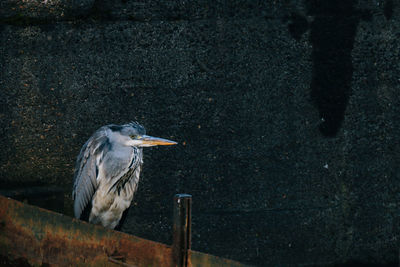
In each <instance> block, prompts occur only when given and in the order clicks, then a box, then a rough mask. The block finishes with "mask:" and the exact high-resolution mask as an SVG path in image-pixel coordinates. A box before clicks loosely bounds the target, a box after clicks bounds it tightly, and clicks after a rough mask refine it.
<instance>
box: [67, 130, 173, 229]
mask: <svg viewBox="0 0 400 267" xmlns="http://www.w3.org/2000/svg"><path fill="white" fill-rule="evenodd" d="M176 144H177V142H174V141H171V140H167V139H163V138H158V137H152V136H149V135H146V130H145V128H144V127H143V126H142V125H140V124H139V123H138V122H130V123H126V124H122V125H117V124H110V125H106V126H103V127H101V128H99V129H98V130H97V131H95V132H94V134H93V135H92V136H91V137H90V138H89V139H88V140H87V141H86V143H85V144H84V145H83V146H82V148H81V150H80V153H79V155H78V157H77V160H76V165H75V172H74V183H73V189H72V198H73V201H74V205H73V208H74V216H75V218H77V219H81V220H87V221H89V223H92V224H99V225H102V226H103V227H105V228H109V229H115V228H116V227H117V226H119V223H120V220H121V217H122V216H123V213H124V211H125V210H127V209H128V208H129V206H130V204H131V202H132V199H133V196H134V194H135V193H136V191H137V188H138V183H139V177H140V172H141V169H142V164H143V151H142V150H143V149H142V148H143V147H151V146H157V145H176Z"/></svg>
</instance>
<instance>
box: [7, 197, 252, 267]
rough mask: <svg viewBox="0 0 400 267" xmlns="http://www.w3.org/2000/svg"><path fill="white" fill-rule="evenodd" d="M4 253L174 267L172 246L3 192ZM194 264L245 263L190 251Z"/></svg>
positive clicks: (51, 261) (62, 262)
mask: <svg viewBox="0 0 400 267" xmlns="http://www.w3.org/2000/svg"><path fill="white" fill-rule="evenodd" d="M0 255H2V256H6V257H8V258H10V259H21V258H22V259H25V260H26V261H27V262H28V263H29V264H31V265H39V266H40V265H46V264H48V265H49V266H136V267H141V266H166V267H169V266H175V264H174V262H173V253H172V248H171V247H170V246H167V245H164V244H161V243H157V242H154V241H150V240H146V239H142V238H139V237H136V236H132V235H128V234H125V233H121V232H117V231H113V230H108V229H105V228H103V227H101V226H97V225H92V224H88V223H86V222H83V221H79V220H76V219H74V218H70V217H68V216H64V215H62V214H59V213H55V212H51V211H48V210H45V209H42V208H38V207H35V206H31V205H27V204H23V203H21V202H18V201H16V200H12V199H9V198H6V197H3V196H0ZM188 255H189V260H188V262H189V266H204V267H207V266H221V267H223V266H237V267H240V266H245V265H242V264H240V263H237V262H234V261H231V260H227V259H222V258H219V257H215V256H212V255H208V254H204V253H200V252H197V251H188Z"/></svg>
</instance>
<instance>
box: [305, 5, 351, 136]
mask: <svg viewBox="0 0 400 267" xmlns="http://www.w3.org/2000/svg"><path fill="white" fill-rule="evenodd" d="M355 2H356V1H354V0H329V1H327V0H324V1H322V0H312V1H307V3H308V5H307V11H308V15H311V16H314V20H313V22H312V23H311V25H310V29H311V32H310V42H311V44H312V46H313V51H312V60H313V74H312V81H311V97H312V100H313V102H314V104H315V105H316V107H317V108H318V111H319V114H320V118H321V124H320V126H319V129H320V132H321V133H322V134H323V135H324V136H328V137H333V136H335V135H336V134H337V132H338V131H339V129H340V127H341V125H342V122H343V119H344V113H345V110H346V106H347V104H348V100H349V95H350V93H351V80H352V76H353V64H352V60H351V51H352V49H353V45H354V37H355V34H356V30H357V25H358V23H359V16H358V15H357V11H356V10H355V8H354V5H355Z"/></svg>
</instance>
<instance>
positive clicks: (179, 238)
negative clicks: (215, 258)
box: [172, 194, 192, 267]
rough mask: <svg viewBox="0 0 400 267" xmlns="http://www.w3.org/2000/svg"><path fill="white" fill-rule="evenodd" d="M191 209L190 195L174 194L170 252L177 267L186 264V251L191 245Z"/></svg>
mask: <svg viewBox="0 0 400 267" xmlns="http://www.w3.org/2000/svg"><path fill="white" fill-rule="evenodd" d="M191 209H192V196H191V195H188V194H176V195H175V197H174V225H173V243H172V253H173V257H174V264H175V266H177V267H187V266H188V251H189V249H190V246H191V244H190V243H191V225H192V217H191Z"/></svg>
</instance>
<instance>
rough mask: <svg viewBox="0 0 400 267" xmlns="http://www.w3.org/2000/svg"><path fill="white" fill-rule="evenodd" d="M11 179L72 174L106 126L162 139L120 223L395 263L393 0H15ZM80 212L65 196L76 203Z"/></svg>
mask: <svg viewBox="0 0 400 267" xmlns="http://www.w3.org/2000/svg"><path fill="white" fill-rule="evenodd" d="M0 7H1V12H0V18H1V21H2V23H1V25H0V44H1V45H0V66H1V72H0V101H1V102H0V103H1V108H0V112H1V113H0V121H1V125H2V127H1V132H0V134H1V139H0V140H1V141H0V146H1V148H2V149H1V152H0V179H1V180H0V181H1V185H2V187H23V186H31V185H37V184H52V185H54V184H56V185H62V186H65V188H68V190H67V191H69V188H70V186H71V183H72V175H73V165H74V161H75V158H76V155H77V154H78V152H79V150H80V147H81V145H82V144H83V143H84V142H85V141H86V139H87V138H88V137H89V136H90V135H91V134H92V133H93V132H94V131H95V130H96V129H97V128H98V127H100V126H102V125H105V124H109V123H124V122H129V121H131V120H137V121H139V122H140V123H142V124H143V125H144V126H145V127H146V128H147V131H148V133H149V134H151V135H155V136H160V137H165V138H169V139H172V140H176V141H178V142H179V143H180V144H179V145H178V146H175V147H168V148H166V147H162V148H150V149H147V150H146V151H145V164H144V171H143V175H142V179H141V182H140V185H139V190H138V192H137V195H136V196H135V199H134V203H133V206H132V207H131V209H130V212H129V216H128V219H127V222H126V224H125V226H124V227H123V231H126V232H129V233H132V234H136V235H139V236H142V237H145V238H149V239H153V240H157V241H161V242H165V243H170V242H171V234H170V231H171V217H172V197H173V195H174V194H175V193H189V194H192V195H193V237H192V240H193V248H194V249H196V250H200V251H204V252H208V253H212V254H215V255H219V256H223V257H228V258H232V259H235V260H239V261H243V262H246V263H252V264H256V265H260V266H268V265H271V266H276V265H289V264H296V265H297V264H304V265H307V264H317V265H321V264H333V263H345V262H349V261H360V262H367V263H380V264H386V263H390V262H394V261H396V260H397V258H398V256H397V254H398V247H399V246H398V245H399V242H398V239H399V238H400V231H399V226H400V225H399V223H400V216H399V215H400V194H399V192H400V182H399V181H400V180H399V178H400V177H399V167H398V166H399V164H400V156H399V151H400V145H399V144H400V142H399V136H400V127H399V126H400V125H399V124H400V115H399V114H400V97H399V89H400V78H399V73H400V64H399V62H400V60H399V53H400V52H399V51H400V39H399V38H400V23H399V22H400V4H399V3H398V2H397V1H391V0H386V1H383V0H382V1H381V0H379V1H378V0H365V1H353V0H346V1H345V0H340V1H333V0H332V1H328V0H326V1H322V0H320V1H318V0H312V1H300V0H298V1H296V0H292V1H290V0H288V1H250V0H248V1H192V2H188V1H179V0H177V1H168V3H166V2H165V1H142V2H133V1H111V0H110V1H107V0H96V1H82V2H78V1H62V0H60V1H52V0H48V1H47V2H46V1H45V2H28V3H27V2H26V1H2V2H1V5H0ZM65 212H66V213H67V214H70V211H65Z"/></svg>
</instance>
